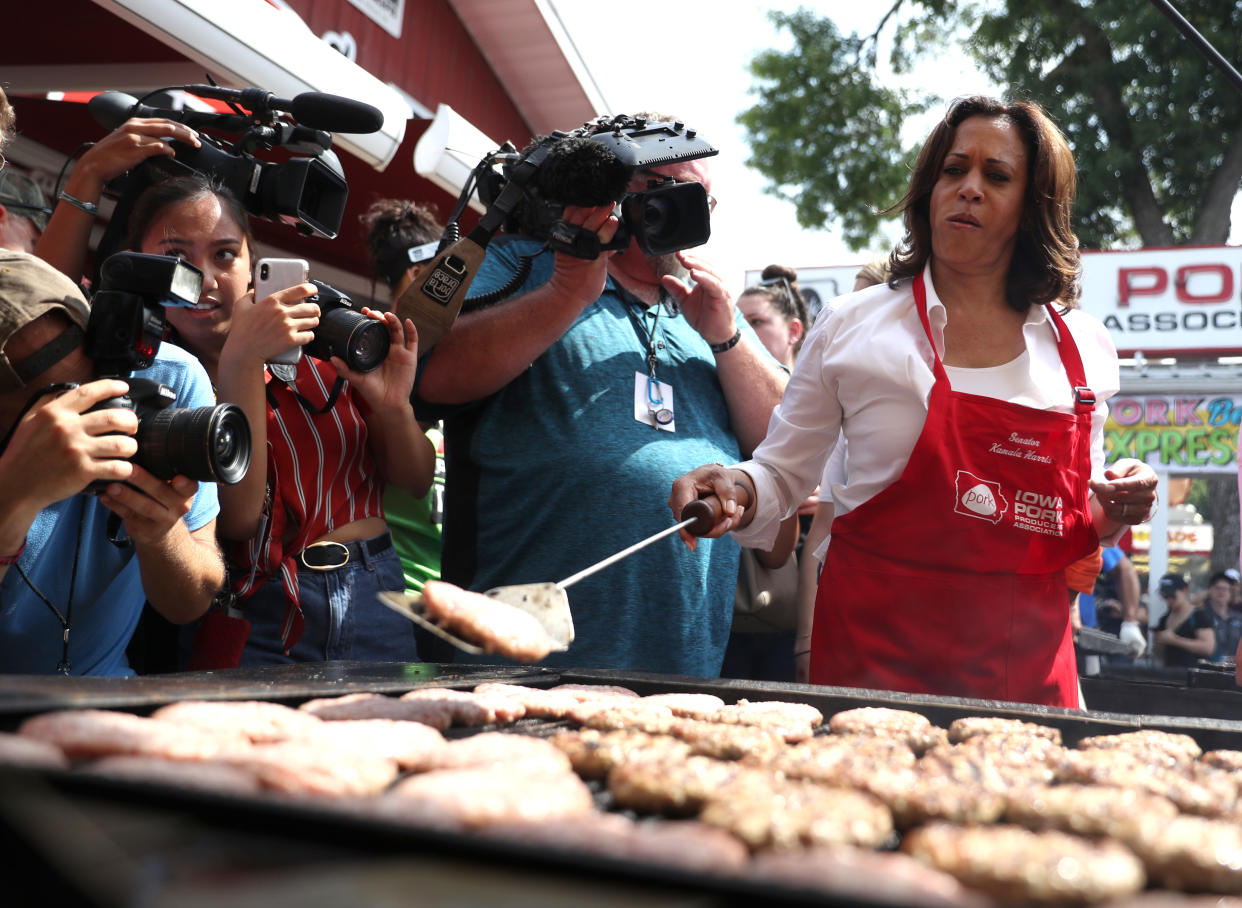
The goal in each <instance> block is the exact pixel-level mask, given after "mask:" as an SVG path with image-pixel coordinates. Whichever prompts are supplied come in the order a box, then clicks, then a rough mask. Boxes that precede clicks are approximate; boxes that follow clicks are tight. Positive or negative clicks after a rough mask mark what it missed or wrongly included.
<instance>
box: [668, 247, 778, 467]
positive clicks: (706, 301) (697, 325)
mask: <svg viewBox="0 0 1242 908" xmlns="http://www.w3.org/2000/svg"><path fill="white" fill-rule="evenodd" d="M677 257H678V259H679V260H680V261H681V263H682V264H683V265H684V266H685V267H686V268H687V269H688V270H689V272H690V277H691V278H693V280H694V284H693V285H687V284H686V283H685V282H684V281H681V280H679V279H678V278H675V277H672V276H667V275H666V276H665V277H663V278H662V280H661V283H662V285H663V287H664V289H665V290H667V291H668V292H669V293H671V294H673V296H674V297H675V298H676V299H677V301H678V303H679V304H680V305H681V309H682V312H684V313H685V316H686V320H687V322H689V324H690V326H691V327H692V328H694V329H695V330H696V331H698V333H699V335H700V336H701V337H702V338H703V339H704V340H705V341H707V342H708V344H710V345H712V348H713V349H712V352H713V354H714V355H715V359H716V375H717V377H718V378H719V380H720V387H721V390H723V391H724V398H725V403H726V405H727V406H728V408H729V424H730V426H731V427H732V429H733V434H734V435H736V436H737V440H738V443H739V445H741V449H742V456H743V457H749V456H750V453H751V452H752V451H754V449H755V448H756V447H758V445H759V442H761V441H763V437H764V435H766V434H767V431H768V420H769V419H770V418H771V416H772V410H773V408H774V407H775V406H776V405H777V404H778V403H779V402H780V399H781V392H782V391H784V389H785V382H786V381H787V380H788V377H789V376H788V375H787V374H786V373H785V371H784V370H783V369H781V368H780V366H779V365H777V363H776V361H775V360H774V359H772V358H771V357H770V356H768V355H767V353H766V351H764V350H763V349H762V348H761V346H760V345H759V344H757V343H754V342H752V341H751V340H750V339H749V338H748V337H746V336H745V335H742V334H741V333H740V330H739V328H738V326H737V315H736V310H735V307H734V305H733V296H732V295H731V294H730V293H729V291H728V289H726V287H725V284H724V281H723V280H722V279H721V278H720V276H719V275H718V274H716V272H715V271H714V270H712V268H711V266H710V265H708V263H707V262H706V261H704V260H703V259H701V258H699V257H697V256H693V255H689V254H687V253H685V252H679V253H677Z"/></svg>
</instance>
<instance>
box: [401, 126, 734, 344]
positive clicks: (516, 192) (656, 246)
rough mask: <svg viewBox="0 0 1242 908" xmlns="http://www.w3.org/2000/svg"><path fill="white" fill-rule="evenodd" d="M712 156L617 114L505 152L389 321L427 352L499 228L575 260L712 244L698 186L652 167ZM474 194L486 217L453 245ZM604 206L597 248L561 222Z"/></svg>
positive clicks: (483, 171)
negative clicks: (613, 217) (575, 210)
mask: <svg viewBox="0 0 1242 908" xmlns="http://www.w3.org/2000/svg"><path fill="white" fill-rule="evenodd" d="M717 153H718V151H717V149H716V148H714V147H713V146H712V145H711V144H710V143H709V142H707V141H706V140H705V139H703V138H702V137H701V136H700V135H699V134H698V133H697V132H696V131H695V130H693V129H689V128H687V127H686V125H685V124H684V123H682V122H681V121H679V120H651V119H646V118H644V117H631V116H626V115H624V114H621V115H617V116H612V117H599V118H598V119H596V120H594V121H592V122H590V123H586V124H584V125H582V126H580V127H579V128H578V129H575V130H573V131H571V132H559V131H557V132H553V133H552V134H551V135H548V136H543V137H540V138H538V139H536V140H535V141H534V142H532V143H531V144H530V145H529V146H527V147H526V148H525V149H524V150H523V151H522V152H520V153H519V152H518V151H517V150H516V148H515V147H514V146H513V145H512V144H511V143H505V145H504V146H502V147H501V148H499V149H497V150H496V151H494V152H491V153H490V154H488V155H486V156H485V157H484V158H483V160H481V161H480V162H479V164H478V165H477V166H476V167H475V169H474V170H473V171H472V173H471V176H470V178H469V179H468V180H467V182H466V185H465V187H463V189H462V193H461V195H460V196H459V198H458V200H457V205H456V207H455V208H454V211H453V214H452V216H451V217H450V218H449V222H448V226H447V228H446V229H445V233H444V237H443V238H442V239H441V241H440V250H441V251H440V254H439V255H438V256H437V257H436V259H435V260H434V261H433V262H432V263H431V265H430V267H429V268H428V269H427V271H426V273H425V276H424V277H423V279H422V280H421V281H419V282H417V283H415V284H412V285H411V286H410V287H409V288H408V289H407V290H406V291H405V293H404V294H402V296H401V298H400V299H399V300H398V301H397V305H396V310H397V313H398V315H401V316H402V317H403V318H404V317H409V318H412V319H413V320H414V323H415V324H416V325H417V326H418V336H419V343H420V347H421V348H422V349H429V348H430V347H431V346H432V345H433V344H434V343H435V342H436V341H437V340H438V339H439V338H440V337H441V336H443V334H444V333H445V332H447V331H448V330H449V328H450V327H451V326H452V323H453V320H454V319H455V318H456V315H457V313H458V312H459V311H460V310H461V305H462V303H463V302H464V300H465V294H466V289H467V288H468V287H469V286H470V282H471V281H472V280H473V279H474V275H475V274H476V273H477V271H478V268H479V265H480V264H482V261H483V257H484V255H485V249H486V246H487V244H488V243H489V242H490V241H491V238H492V237H493V236H494V235H495V234H496V233H497V232H499V231H500V230H501V229H502V228H503V229H505V230H506V231H508V232H511V233H522V234H525V235H528V236H533V237H534V238H536V239H542V240H545V241H546V242H547V244H548V247H549V248H551V249H554V250H556V251H558V252H563V253H566V254H568V255H573V256H577V257H578V258H584V259H594V258H596V257H597V256H598V255H599V253H600V252H602V251H605V250H613V249H624V248H626V247H627V246H628V245H629V244H630V243H631V242H637V243H638V245H639V248H641V249H642V250H643V252H645V253H647V254H648V255H663V254H666V253H670V252H676V251H678V250H680V249H689V248H691V247H693V246H700V245H702V244H703V243H705V242H707V240H708V237H710V235H711V208H710V205H709V201H708V196H707V191H706V190H705V189H704V188H703V185H702V184H701V183H698V182H680V181H678V180H675V179H673V178H672V177H669V176H667V175H665V174H661V173H658V172H656V170H655V168H658V167H665V166H668V165H672V164H680V163H683V162H685V161H693V160H696V159H698V158H705V157H710V156H711V155H714V154H717ZM636 177H645V178H646V180H645V185H644V187H643V188H642V189H639V190H636V191H631V190H630V185H631V183H632V182H634V180H635V178H636ZM476 189H477V191H478V195H479V199H480V200H481V201H482V202H483V203H484V204H485V205H486V206H487V211H486V213H485V214H484V215H483V217H482V218H481V219H480V220H479V223H478V226H476V227H475V228H474V230H472V231H470V233H469V234H468V235H467V236H465V237H461V238H459V236H460V230H459V228H458V220H459V218H460V217H461V215H462V213H463V212H464V211H465V208H466V205H467V204H469V201H470V197H471V195H472V194H473V193H474V192H475V191H476ZM608 204H615V205H617V206H618V209H619V214H620V220H621V224H620V227H619V228H618V230H617V233H616V235H615V236H614V238H613V240H612V241H611V242H609V243H608V244H607V245H606V246H605V245H602V244H601V243H600V242H599V239H598V238H597V237H596V236H595V235H594V234H593V233H591V232H589V231H586V230H582V229H581V228H578V227H576V226H574V225H572V224H567V223H565V221H563V220H562V215H563V213H564V210H565V206H567V205H578V206H584V207H591V206H600V205H608ZM520 283H521V281H520V280H517V281H515V282H510V286H509V287H506V288H502V290H501V291H497V293H496V297H497V298H498V299H503V298H504V296H505V295H507V293H509V292H512V290H513V289H516V286H518V285H520Z"/></svg>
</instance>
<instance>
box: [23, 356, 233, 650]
mask: <svg viewBox="0 0 1242 908" xmlns="http://www.w3.org/2000/svg"><path fill="white" fill-rule="evenodd" d="M134 377H135V378H150V379H153V380H155V381H159V382H163V383H164V384H166V385H168V386H170V387H171V388H173V389H174V390H175V391H176V392H177V399H176V403H175V404H174V406H176V407H182V408H190V407H211V406H214V405H215V397H214V395H213V393H212V390H211V381H210V379H208V377H207V373H206V372H205V371H204V370H203V367H202V365H201V364H200V363H199V362H198V360H197V359H195V358H194V357H192V356H191V355H190V354H189V353H186V352H185V351H184V350H182V349H181V348H180V347H176V346H174V345H172V344H168V343H165V344H162V345H161V346H160V351H159V355H158V356H157V357H156V360H155V362H154V364H152V366H151V368H149V369H143V370H141V371H138V372H135V373H134ZM219 510H220V506H219V499H218V497H217V494H216V484H215V483H213V482H204V483H200V484H199V487H198V494H197V495H195V497H194V502H193V504H192V506H191V508H190V512H189V513H188V514H186V515H185V517H184V520H185V522H186V525H187V526H188V527H189V528H190V529H191V530H196V529H198V528H200V527H202V526H204V525H205V524H207V523H209V522H210V521H211V520H212V519H214V518H215V516H216V515H217V514H218V513H219ZM111 514H112V512H111V511H109V510H108V509H107V508H105V507H104V506H103V505H101V504H100V503H99V499H98V498H96V497H95V496H93V495H74V496H73V497H72V498H67V499H65V500H64V501H59V502H57V503H56V504H54V505H52V506H51V507H48V508H45V509H44V510H42V511H41V512H39V515H38V517H36V518H35V521H34V524H33V525H32V526H31V528H30V532H29V533H28V534H27V536H26V550H25V552H23V553H22V557H21V559H20V560H19V561H18V563H17V565H15V566H14V567H11V568H9V570H8V572H7V573H6V574H5V575H4V580H3V582H0V672H4V673H22V674H51V673H53V672H55V671H56V666H57V664H58V663H59V662H60V660H61V655H62V649H63V647H62V637H63V630H62V625H61V622H60V620H59V619H58V618H57V617H56V615H55V614H53V613H52V610H51V609H50V608H48V606H47V604H46V603H45V602H43V601H42V599H40V598H39V596H38V594H37V593H36V592H35V590H34V589H32V588H31V586H32V585H33V586H34V588H35V589H37V590H39V592H41V593H42V594H43V595H44V596H46V597H47V598H48V600H49V601H50V602H51V603H52V604H53V605H54V606H56V609H57V610H58V611H59V612H60V613H61V615H63V616H65V617H66V618H67V619H68V621H69V624H70V633H69V662H70V665H71V670H70V671H71V674H74V675H132V674H133V673H134V672H133V670H132V669H131V668H130V667H129V662H128V660H127V659H126V657H125V647H126V646H128V645H129V641H130V638H131V637H132V636H133V633H134V628H135V626H137V624H138V619H139V617H141V615H142V606H143V603H144V602H145V601H146V594H145V593H144V592H143V589H142V580H141V577H140V576H139V572H138V560H137V558H135V557H134V549H133V547H132V546H130V545H126V546H124V547H118V546H116V545H114V544H113V543H112V542H110V541H109V540H108V538H107V523H108V518H109V516H110V515H111ZM123 532H124V531H123V529H122V535H123ZM75 558H76V564H77V566H76V568H75V567H74V562H75ZM18 567H20V568H21V569H22V570H23V571H25V573H26V576H27V577H29V578H30V583H27V582H26V580H24V579H23V578H22V576H21V574H20V573H19V571H18V570H17V568H18ZM71 578H72V579H73V591H72V592H73V596H72V601H71V600H70V589H69V586H70V579H71Z"/></svg>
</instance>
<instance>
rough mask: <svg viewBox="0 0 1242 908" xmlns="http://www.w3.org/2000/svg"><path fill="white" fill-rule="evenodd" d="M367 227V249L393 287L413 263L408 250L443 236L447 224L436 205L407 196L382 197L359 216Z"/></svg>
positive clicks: (380, 275)
mask: <svg viewBox="0 0 1242 908" xmlns="http://www.w3.org/2000/svg"><path fill="white" fill-rule="evenodd" d="M358 219H359V220H360V221H361V222H362V226H363V227H364V228H366V231H367V240H366V242H367V252H369V253H370V254H371V259H372V260H373V261H374V262H375V274H376V276H377V277H378V278H379V279H380V280H381V281H383V282H384V283H385V284H386V285H388V289H389V290H393V289H395V288H396V286H397V285H398V284H399V283H400V282H401V277H402V275H404V274H405V270H406V269H407V268H409V267H410V259H409V256H408V255H407V251H408V250H409V249H410V247H411V246H421V245H423V244H424V243H431V242H434V241H435V240H438V239H440V235H441V234H442V233H443V232H444V225H443V224H440V223H439V222H438V221H437V220H436V216H435V209H434V208H432V207H431V206H429V205H418V204H415V203H414V202H409V201H406V200H404V199H379V200H378V201H376V202H372V203H371V206H370V207H369V208H368V209H367V210H366V211H365V212H364V213H363V214H361V215H360V216H359V218H358Z"/></svg>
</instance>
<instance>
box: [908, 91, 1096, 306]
mask: <svg viewBox="0 0 1242 908" xmlns="http://www.w3.org/2000/svg"><path fill="white" fill-rule="evenodd" d="M970 117H999V118H1004V119H1006V120H1008V121H1010V122H1011V123H1013V124H1014V125H1015V126H1017V127H1018V131H1019V133H1020V134H1021V135H1022V139H1023V141H1024V142H1025V144H1026V151H1027V183H1026V213H1025V214H1024V215H1023V217H1022V222H1021V224H1020V225H1019V227H1018V236H1017V243H1016V244H1015V247H1014V253H1013V261H1012V262H1010V265H1009V276H1008V279H1007V281H1006V287H1005V298H1006V300H1007V301H1008V303H1009V305H1010V306H1012V307H1013V308H1014V309H1016V310H1017V311H1019V312H1025V311H1026V310H1027V309H1028V308H1030V307H1031V306H1032V305H1043V304H1044V303H1051V302H1054V301H1055V302H1057V303H1059V304H1060V305H1062V306H1065V307H1067V308H1074V307H1076V306H1077V305H1078V297H1079V294H1080V293H1081V287H1080V286H1079V280H1078V275H1079V269H1080V262H1079V254H1078V238H1077V237H1076V236H1075V235H1074V230H1073V226H1072V219H1071V209H1072V208H1073V204H1074V192H1075V191H1076V189H1077V186H1078V178H1077V175H1076V173H1075V168H1074V156H1073V153H1072V152H1071V151H1070V149H1069V145H1068V144H1067V143H1066V141H1065V136H1063V135H1062V134H1061V131H1060V130H1059V129H1057V127H1056V125H1055V124H1054V123H1053V122H1052V120H1050V119H1049V118H1048V115H1047V114H1045V113H1044V111H1043V109H1042V108H1041V107H1040V106H1039V105H1038V104H1035V103H1034V102H1032V101H1010V102H1005V101H999V100H997V99H995V98H988V97H984V96H981V95H976V96H973V97H967V98H958V99H957V100H955V101H954V102H953V103H952V104H951V105H950V107H949V111H948V113H946V114H945V117H944V119H943V120H941V121H940V122H939V123H938V124H936V128H935V129H933V130H932V131H931V135H930V136H928V137H927V141H926V142H925V143H923V149H922V150H921V151H920V152H919V157H918V161H917V162H916V163H915V165H914V173H913V175H912V176H911V178H910V188H909V189H908V190H907V191H906V194H905V196H904V197H903V198H902V200H901V201H900V202H898V203H897V204H896V205H894V206H893V207H892V208H891V209H889V210H890V211H900V212H901V213H902V221H903V223H904V224H905V228H906V233H905V236H903V237H902V240H901V242H900V243H899V244H898V245H897V247H896V248H895V249H894V250H893V253H892V255H891V256H890V257H889V268H890V270H891V280H894V281H895V280H899V279H901V278H905V277H913V276H914V275H916V274H918V273H919V272H921V271H922V270H923V267H924V265H926V264H927V260H928V258H929V257H930V256H931V255H932V254H933V250H932V240H931V215H930V204H931V203H930V199H931V193H932V188H933V187H934V186H935V185H936V181H937V180H938V179H939V178H940V173H941V170H942V169H943V167H944V159H945V156H946V155H947V154H948V153H949V151H950V149H951V148H952V147H953V141H954V138H955V137H956V135H957V127H958V126H960V125H961V124H962V123H963V122H964V121H965V120H967V119H969V118H970Z"/></svg>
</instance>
